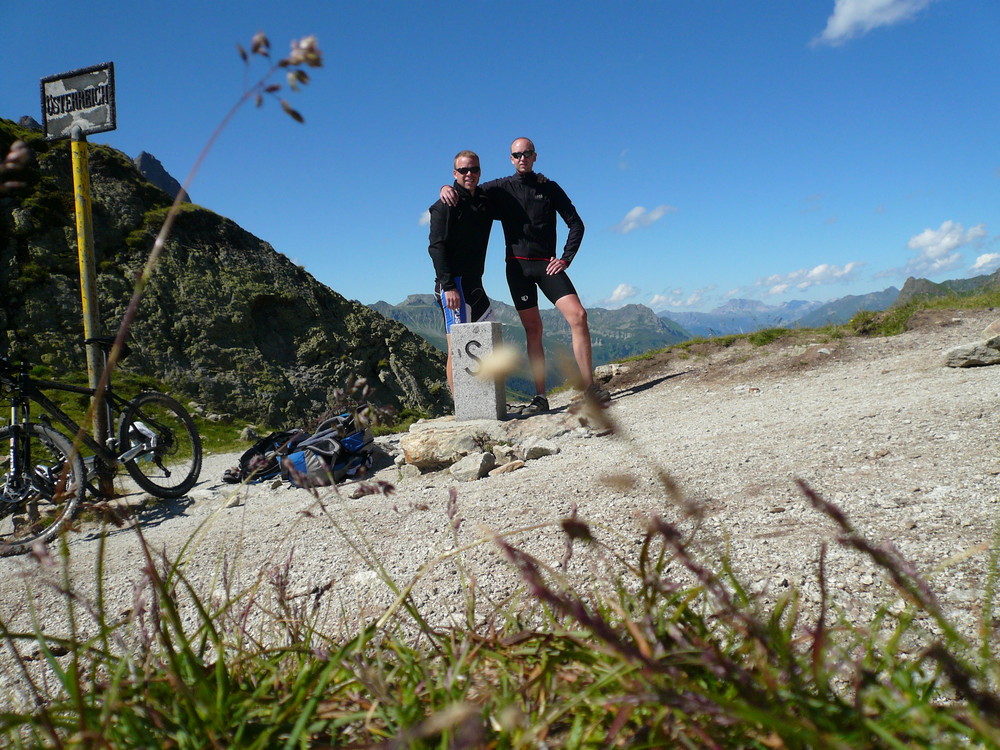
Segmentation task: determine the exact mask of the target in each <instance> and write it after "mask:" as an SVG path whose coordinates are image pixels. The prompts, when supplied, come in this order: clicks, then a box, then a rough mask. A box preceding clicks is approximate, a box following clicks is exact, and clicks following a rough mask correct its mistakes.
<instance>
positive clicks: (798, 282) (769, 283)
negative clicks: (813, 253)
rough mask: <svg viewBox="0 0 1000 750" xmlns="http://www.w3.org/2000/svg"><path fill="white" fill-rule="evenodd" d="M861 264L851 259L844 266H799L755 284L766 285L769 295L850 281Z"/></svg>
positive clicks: (828, 264)
mask: <svg viewBox="0 0 1000 750" xmlns="http://www.w3.org/2000/svg"><path fill="white" fill-rule="evenodd" d="M862 266H864V263H859V262H857V261H851V262H850V263H848V264H846V265H844V266H835V265H833V264H831V263H820V264H819V265H818V266H815V267H814V268H800V269H799V270H798V271H792V272H791V273H776V274H772V275H770V276H766V277H764V278H761V279H757V282H756V285H757V286H764V287H767V291H766V292H765V294H770V295H779V294H784V293H785V292H787V291H789V290H791V289H796V290H799V291H802V290H804V289H808V288H809V287H812V286H822V285H824V284H836V283H838V282H844V281H850V280H851V279H853V278H855V277H856V276H857V275H858V272H859V271H860V270H861V267H862Z"/></svg>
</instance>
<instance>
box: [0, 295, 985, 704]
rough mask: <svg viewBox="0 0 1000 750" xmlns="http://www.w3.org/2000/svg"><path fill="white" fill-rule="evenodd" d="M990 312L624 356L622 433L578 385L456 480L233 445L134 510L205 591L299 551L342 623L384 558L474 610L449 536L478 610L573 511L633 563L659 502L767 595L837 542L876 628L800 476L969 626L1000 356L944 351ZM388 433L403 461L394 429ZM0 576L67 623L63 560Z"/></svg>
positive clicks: (851, 596)
mask: <svg viewBox="0 0 1000 750" xmlns="http://www.w3.org/2000/svg"><path fill="white" fill-rule="evenodd" d="M996 317H997V313H995V312H992V311H960V312H954V313H953V312H948V313H944V314H928V315H926V316H925V317H924V318H923V319H921V320H918V321H917V324H918V325H917V328H916V329H915V330H912V331H910V332H908V333H905V334H902V335H900V336H895V337H891V338H877V339H859V338H844V339H839V340H835V341H832V342H823V341H819V340H817V341H816V342H815V343H813V344H811V345H807V344H804V343H802V340H801V339H798V343H796V345H794V346H789V345H786V344H782V343H781V342H776V343H775V344H771V345H769V346H767V347H763V348H759V349H758V348H754V347H751V346H750V345H749V344H747V343H746V342H742V343H738V344H737V345H734V346H732V347H730V348H728V349H711V348H710V349H706V351H705V352H704V353H703V354H700V355H699V354H691V355H690V356H688V357H687V358H681V357H680V356H679V355H676V354H675V355H671V356H669V357H665V358H660V359H658V360H649V361H645V362H639V363H633V364H631V365H629V367H630V368H631V369H630V370H629V371H627V372H624V373H622V374H620V375H618V376H616V378H615V380H613V381H612V382H611V383H610V389H611V390H612V392H613V393H614V401H613V405H612V407H611V408H610V409H609V411H608V413H609V414H610V415H611V416H612V417H613V419H614V420H615V422H616V423H617V424H618V425H619V428H620V429H619V433H618V434H617V435H604V436H601V435H600V434H595V432H594V431H593V430H591V431H586V430H574V429H572V428H573V427H574V426H575V425H576V424H577V423H576V422H574V420H575V417H573V416H572V415H570V414H569V413H568V412H567V411H566V409H565V406H566V403H567V397H566V396H565V395H564V396H561V397H559V396H557V397H555V398H554V399H553V406H554V407H555V408H556V412H555V413H553V414H550V415H544V416H538V417H533V418H531V419H530V420H525V421H524V422H523V425H524V428H525V429H527V427H528V426H530V425H531V424H536V425H537V426H538V429H539V430H542V429H543V428H544V429H546V430H549V431H552V429H553V428H554V426H555V425H558V424H564V425H566V428H567V430H568V431H567V432H566V434H564V435H562V436H560V437H558V438H556V440H555V442H556V443H557V444H558V445H559V447H560V449H561V452H560V453H559V454H558V455H553V456H546V457H543V458H540V459H537V460H533V461H529V462H528V463H527V465H526V466H525V467H524V468H523V469H520V470H518V471H515V472H512V473H509V474H503V475H499V476H495V477H490V478H486V479H483V480H479V481H477V482H469V483H457V482H456V481H455V480H454V479H453V478H452V477H451V475H450V474H449V473H448V472H447V471H443V472H435V473H431V474H424V475H422V476H419V477H411V478H406V479H401V477H400V474H399V471H398V470H397V469H396V467H395V466H394V465H393V464H392V462H391V456H383V457H382V460H381V461H380V462H379V463H378V464H376V468H377V469H378V470H377V471H376V473H375V474H374V478H375V479H379V480H384V481H388V482H391V483H393V484H395V485H396V490H395V493H394V494H392V495H389V496H382V495H369V496H363V497H352V495H353V494H354V493H355V491H356V490H357V485H354V484H347V485H342V486H341V487H340V489H339V492H331V491H326V492H322V493H320V495H319V498H316V497H314V496H313V495H312V494H310V493H309V492H308V491H305V490H300V489H294V488H288V487H287V486H282V485H278V484H277V483H274V484H273V485H272V484H271V483H265V484H261V485H254V486H249V487H244V488H241V489H234V488H233V487H232V486H230V485H225V484H223V483H222V482H221V476H222V473H223V471H224V470H225V469H226V468H227V467H229V466H232V465H233V464H234V463H235V461H236V455H235V454H233V455H210V456H208V457H207V460H206V462H205V467H204V470H203V474H202V482H201V483H200V484H199V486H198V487H197V488H196V489H195V490H193V491H192V493H191V495H190V497H189V498H186V499H183V500H181V501H178V502H172V503H158V504H148V505H146V506H144V510H142V511H141V513H140V514H139V519H140V522H141V528H142V533H143V535H144V536H145V539H146V541H147V542H148V543H149V545H150V546H151V548H152V549H154V550H157V551H161V550H162V551H164V553H165V554H166V555H167V556H168V557H170V558H171V559H173V558H176V557H178V556H179V555H184V557H185V559H186V560H187V563H186V567H185V573H186V576H187V577H188V579H189V580H191V581H192V582H193V583H194V585H195V587H196V589H198V590H200V591H203V592H207V591H209V590H211V589H212V588H213V587H214V588H215V589H216V590H218V589H220V588H222V587H224V586H227V585H228V586H229V588H230V590H238V589H240V588H241V587H245V586H250V585H253V584H254V583H255V582H257V581H264V582H265V585H264V586H262V589H264V590H268V591H270V590H273V586H272V583H270V582H273V581H276V580H277V579H276V578H275V571H276V570H278V569H279V568H280V566H282V565H286V564H287V565H288V566H289V576H288V580H289V581H290V589H291V591H292V592H293V593H298V594H302V595H307V594H309V593H310V592H313V591H315V590H316V589H317V588H319V587H326V586H327V585H329V590H328V591H327V592H326V593H325V594H324V598H323V602H324V603H325V604H326V605H327V607H328V610H327V611H328V613H329V616H330V617H331V618H345V619H347V620H352V619H354V618H359V619H366V618H371V617H374V616H377V615H379V614H380V613H382V612H383V611H384V608H385V607H386V606H387V605H388V604H389V603H391V602H392V600H393V598H394V594H393V593H392V592H391V591H390V590H389V589H388V588H387V587H386V585H385V584H384V583H382V582H381V581H380V580H379V574H378V573H377V572H376V567H375V565H373V561H377V565H380V566H382V567H383V568H384V570H385V571H386V573H387V574H388V575H390V576H391V577H392V578H393V579H394V580H395V581H396V582H398V583H399V584H400V585H404V584H406V583H408V582H409V581H410V580H411V579H413V578H414V576H417V575H418V574H419V575H420V582H419V583H418V584H417V585H416V587H415V588H414V598H415V600H416V602H417V603H418V605H419V606H420V607H421V608H422V609H423V610H424V611H425V612H426V613H427V614H428V615H429V616H430V617H431V618H432V619H434V620H437V621H442V620H444V619H445V618H447V617H448V616H459V615H460V614H461V612H462V608H463V606H464V602H463V597H462V591H463V588H462V584H461V574H460V572H459V569H458V567H457V566H456V565H455V564H454V560H452V559H446V560H444V561H441V562H439V563H437V564H435V565H433V566H429V565H428V564H429V563H430V562H431V561H434V560H437V559H438V558H440V557H441V556H442V555H443V554H445V553H446V552H448V551H450V550H453V549H454V548H455V546H456V542H457V543H458V544H459V545H460V546H465V545H469V548H468V549H467V550H465V551H464V552H463V554H462V556H461V559H462V561H463V563H464V566H465V568H464V571H465V573H466V574H467V575H472V576H474V577H475V581H476V585H477V587H478V590H479V600H478V603H477V606H478V614H480V615H485V614H487V613H488V611H489V609H490V607H491V606H499V607H503V606H505V604H504V602H506V601H507V600H508V597H512V596H517V595H518V593H519V588H518V581H517V579H516V578H515V577H514V576H513V575H512V574H511V573H510V571H509V569H508V568H507V566H506V564H505V563H504V562H503V560H502V559H501V557H500V554H499V552H498V550H497V547H496V545H495V544H493V543H492V542H490V541H489V539H490V537H491V535H492V534H494V533H500V534H504V535H505V536H506V537H507V538H509V539H510V540H511V541H513V542H516V543H517V544H520V545H523V546H524V547H525V548H527V549H528V550H529V551H530V552H532V553H533V554H536V555H538V556H539V557H541V558H542V559H543V560H545V561H546V562H548V563H550V564H552V565H554V566H557V567H558V566H559V565H560V563H559V561H560V560H561V558H562V557H563V554H564V551H565V544H564V538H563V536H562V533H561V531H560V529H559V526H558V521H559V520H560V519H561V518H564V517H565V516H567V515H568V514H569V513H571V512H572V510H573V508H574V507H575V508H577V509H578V513H579V516H580V517H581V518H582V519H585V520H588V521H589V522H591V523H592V524H593V525H594V527H595V529H599V534H600V535H601V536H602V538H607V539H608V540H609V542H610V544H611V546H612V547H613V548H614V549H616V550H620V551H621V552H622V553H623V554H625V555H626V556H634V554H635V551H636V550H637V549H638V546H637V543H638V541H639V540H640V539H641V537H642V534H643V529H644V519H645V517H646V516H647V514H649V513H651V512H655V513H659V514H661V515H662V516H663V517H665V518H666V519H668V520H670V521H677V522H679V523H681V525H682V526H683V527H684V528H689V529H692V528H694V526H695V525H698V526H699V528H698V530H697V535H696V538H697V539H698V540H699V546H698V549H699V551H700V554H702V555H703V556H704V558H705V559H706V561H708V562H711V563H712V564H716V563H717V562H718V560H719V558H720V556H721V555H722V554H723V553H724V551H725V550H727V549H728V553H729V555H730V556H731V558H732V562H733V566H734V568H735V569H736V570H737V571H738V572H739V573H740V575H741V577H742V579H743V580H744V581H745V582H746V583H748V584H749V585H750V586H751V587H752V588H753V589H755V590H757V591H761V592H763V596H764V598H765V600H766V599H769V598H772V597H773V596H774V595H776V594H778V593H780V592H781V591H783V590H784V589H785V588H786V587H788V586H789V585H795V586H798V587H800V588H801V589H802V591H803V592H804V594H805V597H806V602H807V604H809V603H812V604H815V603H816V602H817V601H818V587H817V585H816V573H817V561H818V558H819V550H820V547H821V544H822V543H824V542H826V543H828V545H829V551H828V555H827V566H828V575H829V578H830V581H831V584H830V588H831V591H832V594H833V596H834V599H835V601H836V602H837V604H838V605H839V606H841V607H843V609H844V610H845V611H846V612H848V613H849V614H850V615H851V616H852V617H856V618H860V619H862V620H864V618H866V617H868V616H870V613H871V609H872V607H873V605H874V603H875V602H877V601H885V598H886V597H890V598H891V597H892V594H891V592H888V590H887V588H888V587H887V585H886V584H885V582H884V580H883V576H882V575H881V573H880V572H879V571H878V570H877V569H876V568H875V567H874V566H873V565H872V564H871V563H870V562H869V561H868V560H867V559H864V558H862V557H861V556H860V555H858V554H857V553H854V552H851V551H848V550H846V549H844V548H842V547H840V546H839V545H837V544H836V542H835V539H836V532H835V529H834V527H833V525H832V523H831V522H830V521H828V520H827V519H826V518H825V517H823V516H821V515H820V514H819V513H817V512H816V511H815V510H813V509H812V508H811V506H810V504H809V502H808V501H807V499H806V498H805V497H804V495H803V493H802V492H801V491H800V489H799V488H798V486H797V485H796V481H795V480H796V479H798V478H801V479H803V480H805V481H806V482H807V483H808V484H809V485H810V486H811V487H812V488H813V489H814V490H815V491H816V492H818V493H819V494H820V495H821V496H823V497H825V498H826V499H828V500H831V501H834V502H836V503H837V504H838V505H839V506H840V507H841V508H843V510H844V511H845V512H846V513H847V514H848V515H849V516H850V518H851V519H852V520H853V521H854V522H855V523H856V524H857V526H858V527H859V528H860V529H862V530H863V531H864V532H865V533H866V534H867V535H868V536H869V537H870V538H872V539H873V540H875V541H879V540H882V539H888V540H891V541H892V542H893V543H894V544H895V545H896V546H897V547H898V548H899V549H900V550H901V551H902V553H903V554H904V555H905V556H907V557H909V558H910V559H911V560H913V561H914V562H915V563H916V565H917V567H918V569H920V570H922V571H924V572H928V573H932V582H933V585H934V588H935V590H936V591H937V592H938V593H939V595H940V596H941V597H942V598H943V600H944V601H945V602H946V604H947V606H948V608H949V609H950V610H951V611H953V613H954V615H955V617H956V619H957V621H958V622H959V624H960V625H961V626H962V627H963V628H965V629H968V630H970V631H971V630H972V629H973V628H974V627H975V626H976V623H977V618H978V617H979V614H980V603H981V601H982V595H983V590H984V586H985V582H986V575H985V571H986V569H987V567H988V555H989V552H988V549H987V547H988V546H989V543H990V542H991V541H992V538H993V533H994V524H995V521H996V510H997V507H998V506H997V500H998V498H1000V479H998V475H1000V460H998V456H997V435H998V428H1000V415H998V410H997V409H996V408H995V407H996V403H997V396H998V392H1000V367H982V368H973V369H965V370H956V369H950V368H945V367H943V366H942V365H941V362H942V355H943V352H944V351H945V350H947V349H950V348H951V347H953V346H956V345H958V344H963V343H969V342H972V341H976V340H979V339H980V338H981V335H980V334H981V332H982V330H983V328H984V327H985V326H986V325H987V324H988V323H990V322H992V321H993V320H994V319H996ZM536 420H537V422H536ZM381 443H382V444H383V446H384V447H385V448H386V450H387V451H389V452H392V451H393V450H394V446H395V444H396V443H398V436H397V439H393V438H389V439H385V440H381ZM660 468H663V469H665V470H666V471H667V472H668V473H669V475H670V476H671V477H672V478H673V479H674V480H675V482H676V483H677V485H678V487H679V488H680V490H681V492H682V493H683V495H684V497H685V498H686V499H687V500H693V501H696V502H697V503H698V504H699V506H700V507H701V508H702V511H703V516H702V518H701V521H700V522H697V521H696V520H695V519H694V518H691V517H688V516H686V515H685V512H684V504H683V503H678V502H676V501H675V500H673V499H671V497H670V496H669V494H668V493H667V492H665V491H664V489H663V487H662V485H661V483H660V481H659V480H658V479H657V472H658V470H659V469H660ZM615 476H617V477H618V479H614V478H613V477H615ZM609 477H612V479H611V480H609ZM624 477H628V482H631V486H626V485H627V484H628V482H626V481H625V479H624ZM452 489H454V490H456V491H457V509H458V514H459V516H460V517H461V518H462V519H463V520H462V523H461V525H460V528H459V530H458V531H457V532H454V531H453V528H452V522H451V520H450V519H449V516H448V512H447V511H448V506H449V493H450V491H451V490H452ZM131 499H132V500H133V501H135V500H136V499H137V496H132V497H131ZM228 506H234V507H228ZM99 536H100V529H98V528H96V527H84V528H83V529H82V530H81V532H79V533H77V534H75V535H74V536H73V537H72V539H71V542H70V544H69V549H70V552H71V564H70V573H71V576H72V578H73V579H74V582H75V585H76V587H77V588H78V590H79V591H80V592H82V593H83V595H84V596H85V597H90V596H92V595H93V589H94V581H95V574H94V569H95V560H96V555H97V552H98V549H99V547H100V545H99V543H98V539H99ZM479 540H486V541H484V542H483V543H477V542H478V541H479ZM185 545H187V547H185ZM103 565H104V569H103V574H102V580H103V584H104V596H105V598H106V601H107V605H106V611H107V612H108V613H110V614H118V613H121V614H125V613H127V612H128V611H129V610H130V609H131V607H132V606H133V598H134V592H135V587H136V586H138V585H140V584H141V583H142V580H143V567H144V560H143V556H142V553H141V550H140V546H139V543H138V535H137V534H136V532H135V531H134V530H132V529H128V528H124V529H114V530H111V531H110V533H109V534H108V535H107V537H106V547H105V551H104V563H103ZM425 566H427V567H428V568H429V569H427V568H425ZM601 566H602V563H601V561H600V558H599V556H597V555H593V554H588V553H586V552H585V551H583V550H581V549H579V548H578V549H577V551H576V553H575V555H574V557H573V560H572V561H571V562H570V563H569V565H568V566H566V567H564V568H562V569H563V570H565V571H566V573H567V574H568V575H571V576H578V577H580V578H581V579H582V580H588V581H589V580H599V579H601V578H602V568H601ZM422 569H423V571H422ZM0 571H2V572H0V576H2V580H3V582H4V583H3V585H2V589H0V612H3V616H4V619H6V620H7V622H8V623H13V624H20V625H24V624H25V623H26V622H27V616H28V608H27V604H28V602H29V601H30V602H32V603H33V604H34V605H35V607H36V611H38V612H39V613H41V614H40V617H41V618H42V620H43V622H44V623H45V625H46V626H48V627H58V623H59V618H60V617H61V616H62V615H61V614H60V613H61V612H62V610H63V606H62V605H61V604H59V603H56V601H55V600H56V599H57V598H58V597H57V595H56V594H55V593H54V592H53V590H52V588H51V587H48V586H46V585H42V584H41V582H40V578H45V577H49V578H52V577H54V576H55V575H56V573H55V572H53V571H52V570H51V569H45V568H44V566H41V565H39V563H38V562H36V561H34V560H33V559H32V558H31V557H29V556H21V557H14V558H5V559H0ZM929 626H930V625H929ZM2 679H4V678H0V680H2ZM0 687H2V682H0Z"/></svg>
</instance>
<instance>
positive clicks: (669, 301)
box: [649, 286, 715, 310]
mask: <svg viewBox="0 0 1000 750" xmlns="http://www.w3.org/2000/svg"><path fill="white" fill-rule="evenodd" d="M714 288H715V287H714V286H708V287H705V288H704V289H697V290H695V291H693V292H691V294H688V295H687V296H685V295H684V290H683V289H672V290H670V291H669V292H664V293H663V294H654V295H653V297H652V299H650V300H649V307H651V308H653V309H654V310H662V309H664V308H667V307H694V306H695V305H699V304H701V302H702V300H703V299H704V298H705V292H710V291H712V290H713V289H714Z"/></svg>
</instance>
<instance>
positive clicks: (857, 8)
mask: <svg viewBox="0 0 1000 750" xmlns="http://www.w3.org/2000/svg"><path fill="white" fill-rule="evenodd" d="M932 2H934V0H836V2H835V3H834V5H833V14H832V15H831V16H830V17H829V18H828V19H827V21H826V28H825V29H823V33H822V34H820V35H819V36H818V37H817V38H816V39H814V40H813V44H829V45H831V46H837V45H839V44H843V43H844V42H846V41H847V40H848V39H852V38H854V37H856V36H863V35H864V34H867V33H868V32H869V31H871V30H872V29H876V28H878V27H879V26H893V25H895V24H897V23H902V22H903V21H908V20H910V19H911V18H913V17H914V16H915V15H917V13H919V12H920V11H922V10H923V9H924V8H926V7H927V6H928V5H930V4H931V3H932Z"/></svg>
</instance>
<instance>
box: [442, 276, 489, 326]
mask: <svg viewBox="0 0 1000 750" xmlns="http://www.w3.org/2000/svg"><path fill="white" fill-rule="evenodd" d="M453 280H454V282H455V289H456V290H457V291H458V295H459V297H461V299H462V301H461V304H460V305H459V308H458V309H457V310H452V309H451V308H449V307H446V306H445V303H444V289H442V288H441V285H440V284H435V285H434V294H436V295H437V300H438V304H439V305H441V312H442V313H443V314H444V330H445V333H449V334H450V333H451V327H452V326H453V325H455V324H456V323H478V322H479V321H481V320H494V315H493V306H492V305H491V304H490V298H489V296H487V294H486V290H485V289H483V280H482V279H477V278H469V279H468V280H467V282H466V281H463V279H462V277H461V276H455V277H454V279H453Z"/></svg>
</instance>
